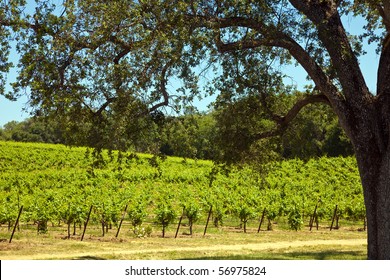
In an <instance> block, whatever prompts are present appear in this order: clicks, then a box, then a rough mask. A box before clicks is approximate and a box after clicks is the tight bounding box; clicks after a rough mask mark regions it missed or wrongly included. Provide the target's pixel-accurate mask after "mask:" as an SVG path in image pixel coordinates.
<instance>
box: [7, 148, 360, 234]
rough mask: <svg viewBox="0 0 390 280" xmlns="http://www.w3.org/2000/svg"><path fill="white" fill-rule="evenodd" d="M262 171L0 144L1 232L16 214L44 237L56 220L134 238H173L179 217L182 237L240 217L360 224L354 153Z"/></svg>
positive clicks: (79, 229) (69, 229)
mask: <svg viewBox="0 0 390 280" xmlns="http://www.w3.org/2000/svg"><path fill="white" fill-rule="evenodd" d="M268 169H269V170H270V172H269V173H268V175H264V174H261V173H259V172H256V171H255V170H253V169H251V168H250V167H240V168H238V167H230V168H226V167H221V166H217V165H214V164H213V163H212V162H210V161H203V160H189V159H183V158H174V157H168V158H165V157H160V156H152V155H146V154H135V153H130V152H127V153H121V152H117V151H114V152H110V151H103V152H102V153H101V154H98V155H96V154H94V152H93V151H92V150H90V149H87V148H81V147H66V146H62V145H49V144H29V143H13V142H0V201H1V204H0V223H1V227H2V232H4V231H7V232H9V233H10V232H11V231H12V229H13V227H14V225H15V222H16V220H17V218H18V214H19V213H21V215H20V219H19V224H18V226H19V230H25V228H26V229H27V228H28V229H29V230H31V229H34V230H35V231H36V232H38V233H43V234H44V233H46V232H48V231H50V228H51V226H53V227H54V226H57V227H58V226H61V227H63V228H64V236H63V237H65V238H71V236H73V238H74V236H76V237H77V238H81V239H82V238H83V236H84V233H85V231H87V232H88V230H90V229H91V228H95V229H99V231H100V235H103V236H104V235H105V234H111V235H112V236H118V235H119V234H121V232H124V230H123V227H127V229H129V228H130V229H131V232H132V234H133V235H134V236H138V237H141V236H142V237H144V236H148V235H150V234H152V232H153V233H155V234H157V233H158V234H159V235H162V236H164V235H165V234H166V230H167V228H170V229H174V230H173V234H174V233H175V232H174V231H176V228H177V231H176V236H177V234H178V232H179V227H180V224H185V225H186V228H188V233H187V234H189V235H192V234H194V227H193V226H194V225H198V226H199V225H202V232H201V234H204V233H206V230H207V227H208V228H215V227H218V228H220V229H224V227H226V225H228V224H232V225H236V226H237V228H239V229H240V231H243V232H246V231H247V224H248V223H249V222H250V223H252V224H255V225H256V229H258V230H271V229H272V226H273V222H274V221H280V220H282V221H285V224H286V225H288V228H290V229H292V230H304V226H307V225H308V224H310V226H318V224H321V223H326V226H327V227H329V226H330V222H332V227H333V228H337V227H338V226H339V224H338V223H339V220H343V221H351V222H358V223H360V224H361V226H362V227H363V221H364V217H365V208H364V203H363V195H362V190H361V184H360V179H359V175H358V172H357V167H356V162H355V160H354V159H353V158H341V157H340V158H326V157H325V158H320V159H313V160H309V161H308V162H303V161H301V160H298V159H297V160H289V161H283V162H277V163H273V164H270V165H269V166H268ZM336 205H337V206H336ZM21 210H22V211H21ZM257 226H258V228H257ZM121 228H122V229H121ZM198 229H199V227H198ZM203 230H204V231H203ZM226 230H227V229H226ZM17 234H18V231H17V230H16V233H15V235H17ZM173 234H172V236H173ZM198 234H200V233H199V232H198ZM9 235H10V234H9Z"/></svg>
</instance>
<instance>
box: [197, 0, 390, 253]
mask: <svg viewBox="0 0 390 280" xmlns="http://www.w3.org/2000/svg"><path fill="white" fill-rule="evenodd" d="M290 3H291V4H292V5H293V6H294V7H295V8H296V9H297V10H298V11H300V12H301V13H302V14H304V15H305V16H306V17H307V18H308V19H309V20H310V21H311V22H312V23H313V24H314V25H315V26H316V29H317V32H318V39H319V41H321V43H322V44H323V46H324V47H325V49H326V51H327V53H328V54H329V57H330V59H331V62H332V66H333V68H334V70H335V71H336V75H337V80H338V83H339V84H338V85H337V86H336V85H335V84H334V83H333V81H332V80H331V79H330V77H329V76H328V75H327V74H326V73H325V71H324V70H323V69H322V68H321V66H320V65H318V64H317V63H316V61H315V60H314V58H313V57H311V56H310V55H309V53H307V52H306V50H305V49H303V48H302V47H301V46H300V45H299V44H298V43H297V42H296V41H295V40H294V38H292V37H290V36H289V35H288V33H286V32H284V31H283V30H280V29H276V28H275V27H274V26H269V25H267V23H265V22H262V21H261V19H260V20H259V19H250V18H246V17H230V18H229V17H222V18H218V17H212V16H208V15H205V16H199V15H197V16H196V19H197V21H198V22H197V24H198V25H199V26H203V27H208V28H210V29H213V30H218V29H222V28H226V27H236V26H240V27H245V28H250V29H252V30H255V31H257V32H258V33H259V34H261V35H262V36H261V37H260V39H251V40H245V39H243V40H242V41H238V42H233V43H232V42H229V43H224V42H223V38H221V37H220V36H218V35H219V34H218V31H216V32H217V35H216V45H217V47H218V50H219V51H220V52H231V51H236V50H242V49H254V48H257V47H260V46H273V47H280V48H283V49H285V50H287V51H289V53H290V54H291V55H292V56H293V57H294V58H295V59H296V60H297V61H298V63H300V64H301V66H302V67H303V68H304V69H305V70H306V72H307V73H308V75H309V76H310V77H311V78H312V80H313V82H314V83H315V86H316V89H317V90H318V91H319V92H320V94H319V95H316V96H313V95H312V96H309V97H307V98H306V99H304V100H302V101H300V102H301V103H300V104H296V106H294V107H293V108H292V109H291V110H290V112H288V113H287V114H286V115H285V116H284V117H282V116H278V118H277V120H278V122H279V124H280V126H279V130H280V128H282V129H283V128H284V127H286V125H288V123H289V122H290V120H292V119H293V118H294V117H295V116H296V115H297V114H298V112H299V111H300V109H301V108H302V107H303V106H305V105H306V104H308V103H314V102H324V103H328V104H329V105H330V106H331V107H332V109H333V110H334V112H335V113H336V114H337V116H338V118H339V122H340V125H341V126H342V128H343V129H344V131H345V132H346V134H347V135H348V137H349V138H350V140H351V142H352V144H353V146H354V149H355V153H356V158H357V163H358V168H359V172H360V177H361V181H362V185H363V192H364V199H365V205H366V212H367V213H366V214H367V223H368V258H369V259H390V147H389V143H390V141H389V140H390V139H389V138H390V132H389V131H390V33H389V31H390V21H389V18H390V9H389V5H390V4H388V3H387V2H385V1H383V3H385V4H378V5H377V9H378V14H379V15H380V16H381V18H382V22H383V25H384V26H385V28H386V30H387V37H385V38H384V40H383V43H382V51H381V58H380V63H379V68H378V81H377V93H376V94H372V93H370V91H369V89H368V87H367V85H366V82H365V79H364V77H363V74H362V72H361V69H360V66H359V62H358V59H357V57H356V55H355V54H354V51H353V49H352V47H351V44H350V41H349V38H348V34H347V32H346V31H345V29H344V27H343V24H342V21H341V17H340V14H339V12H338V8H339V7H338V5H339V4H340V3H341V1H334V0H290ZM378 3H379V2H378ZM270 30H271V31H272V32H270ZM324 51H325V50H324ZM310 98H311V99H312V100H311V99H310ZM300 105H303V106H300ZM277 132H278V131H270V132H266V133H260V134H259V135H258V137H259V138H262V137H269V136H273V135H276V134H277Z"/></svg>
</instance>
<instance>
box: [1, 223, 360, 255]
mask: <svg viewBox="0 0 390 280" xmlns="http://www.w3.org/2000/svg"><path fill="white" fill-rule="evenodd" d="M274 227H275V229H273V230H272V231H265V230H262V231H260V233H257V229H256V228H255V227H250V228H249V229H248V233H246V234H244V233H242V231H241V229H239V228H234V227H231V228H229V227H224V228H219V229H217V228H211V229H210V230H209V232H208V233H207V234H206V236H203V227H201V226H197V227H196V228H195V234H194V235H193V236H189V235H187V234H186V232H187V228H186V227H182V228H181V230H180V232H179V235H178V237H177V238H174V236H175V232H176V228H175V227H174V226H172V227H171V228H170V230H169V231H168V232H167V235H166V237H165V238H161V234H160V232H159V231H158V230H157V229H156V231H155V232H154V233H152V235H151V236H150V237H145V238H136V237H134V236H133V234H132V232H131V231H130V229H129V227H127V226H126V225H125V226H124V228H123V230H122V232H121V234H120V236H119V237H118V238H115V234H116V230H114V229H113V230H110V231H109V232H108V233H107V234H106V236H105V237H102V236H99V235H100V231H99V229H98V228H91V229H89V230H87V232H86V234H85V237H84V240H83V241H80V235H76V236H72V237H71V239H70V240H69V239H66V229H65V228H61V227H51V228H50V230H49V232H48V233H47V234H34V233H32V230H33V229H27V228H22V229H21V230H20V231H19V232H16V233H15V236H14V239H13V240H12V242H11V243H9V237H10V235H11V232H9V231H8V230H7V229H6V228H5V227H2V228H1V232H0V236H1V241H2V242H0V259H2V260H6V259H8V260H15V259H16V260H18V259H27V260H33V259H46V260H50V259H57V260H58V259H60V260H67V259H73V260H75V259H76V260H81V259H114V260H115V259H132V260H160V259H163V260H175V259H187V260H188V259H219V260H220V259H238V260H239V259H245V260H251V259H270V260H285V259H295V260H307V259H317V260H331V259H336V260H338V259H348V260H354V259H365V258H366V254H367V250H366V244H367V242H366V232H364V231H360V230H358V228H357V227H356V226H352V225H351V226H345V227H342V228H340V229H339V230H332V231H330V230H329V228H328V227H320V228H319V230H316V229H313V230H312V231H309V229H308V228H304V229H303V230H301V231H291V230H285V229H279V226H278V225H275V226H274Z"/></svg>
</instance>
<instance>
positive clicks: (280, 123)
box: [253, 94, 330, 140]
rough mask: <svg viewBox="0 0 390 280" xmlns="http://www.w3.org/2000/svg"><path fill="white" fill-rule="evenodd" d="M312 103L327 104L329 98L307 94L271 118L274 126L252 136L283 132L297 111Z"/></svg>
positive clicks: (255, 137) (267, 136) (255, 138)
mask: <svg viewBox="0 0 390 280" xmlns="http://www.w3.org/2000/svg"><path fill="white" fill-rule="evenodd" d="M314 103H324V104H328V105H330V103H329V99H328V98H327V97H326V96H325V95H324V94H316V95H307V96H306V97H305V98H303V99H301V100H298V101H297V102H296V103H295V104H294V105H293V106H292V107H291V109H290V110H289V111H288V112H287V114H285V115H284V116H282V117H278V118H277V119H276V118H273V120H274V121H275V122H276V128H275V129H272V130H269V131H265V132H260V133H258V134H255V135H254V136H253V139H254V140H260V139H264V138H269V137H274V136H278V135H281V134H283V132H284V131H285V130H286V129H287V128H288V126H289V125H290V123H291V122H292V121H293V120H294V119H295V117H296V116H297V115H298V114H299V112H300V111H301V110H302V109H303V108H304V107H305V106H307V105H309V104H314Z"/></svg>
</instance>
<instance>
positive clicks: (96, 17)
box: [0, 0, 390, 258]
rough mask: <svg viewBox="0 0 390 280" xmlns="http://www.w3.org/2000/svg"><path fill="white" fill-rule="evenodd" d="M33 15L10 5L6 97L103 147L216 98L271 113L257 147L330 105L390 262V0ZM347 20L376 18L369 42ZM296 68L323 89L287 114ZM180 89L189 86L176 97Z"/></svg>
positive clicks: (374, 240)
mask: <svg viewBox="0 0 390 280" xmlns="http://www.w3.org/2000/svg"><path fill="white" fill-rule="evenodd" d="M28 2H30V1H28ZM26 7H27V6H26V1H23V0H13V1H12V0H9V1H7V0H2V1H1V2H0V8H1V9H0V31H1V33H0V46H1V49H0V50H1V53H0V72H1V73H6V72H7V71H8V70H9V67H10V64H9V62H8V59H7V57H8V55H9V49H10V42H12V41H16V46H17V47H16V48H17V50H18V52H19V53H20V55H21V59H20V63H19V69H20V72H19V75H18V78H17V81H16V82H15V83H14V84H13V91H12V92H11V93H9V94H7V93H5V92H4V86H1V87H0V90H1V91H2V93H3V94H6V95H7V96H8V97H9V98H11V99H12V98H17V97H18V96H19V95H21V94H24V93H26V94H27V95H28V97H29V103H30V105H31V106H33V108H35V111H36V112H35V113H36V114H38V115H48V116H55V117H56V118H58V119H61V123H62V124H64V125H65V127H67V128H68V131H69V132H71V134H73V136H75V137H78V136H80V135H81V136H83V137H84V135H89V136H88V137H87V138H85V137H84V138H83V137H82V141H84V142H89V143H91V144H93V145H94V146H96V147H98V148H99V147H101V146H102V143H107V142H109V143H112V144H113V147H121V146H126V144H127V141H126V140H123V139H127V138H129V136H132V135H133V136H134V135H137V133H138V128H139V127H142V126H143V125H146V126H147V122H148V120H147V119H145V118H143V117H144V116H147V115H149V114H150V112H152V111H154V110H156V109H159V108H162V107H168V106H172V108H174V109H179V104H182V103H183V102H188V101H191V100H192V99H193V98H194V97H195V96H198V95H200V94H201V92H202V90H203V89H204V87H205V88H206V89H208V90H207V92H208V93H209V94H210V93H211V94H215V93H219V96H220V98H221V99H220V100H223V101H222V102H224V104H227V102H230V101H229V100H231V101H233V102H235V101H238V100H241V99H242V97H243V96H244V97H245V98H248V99H247V100H256V102H258V104H260V106H261V110H258V111H257V112H258V114H259V116H261V119H262V123H256V125H255V126H252V127H256V128H259V131H256V132H255V133H252V132H251V133H250V137H251V140H253V141H256V140H258V139H262V138H265V137H270V136H276V135H281V134H282V133H284V132H286V130H287V127H288V126H289V125H291V123H292V121H293V120H294V119H295V118H296V117H297V115H298V113H299V112H300V111H301V110H302V109H303V108H304V107H307V106H308V105H309V104H314V103H323V104H326V105H329V106H330V108H331V109H332V111H333V112H334V113H335V114H336V115H337V117H338V119H339V122H340V125H341V127H342V129H343V130H344V132H345V133H346V135H347V137H348V138H349V139H350V141H351V143H352V145H353V147H354V151H355V154H356V158H357V162H358V166H359V171H360V175H361V179H362V184H363V191H364V196H365V203H366V208H367V217H368V252H369V253H368V255H369V258H390V223H389V222H388V221H389V220H390V202H389V199H388V197H389V193H390V187H389V184H388V182H390V171H389V170H390V147H389V144H390V142H389V139H390V99H389V96H390V95H389V94H390V63H389V62H390V46H389V45H390V43H389V42H390V36H389V31H390V2H389V1H381V0H354V1H352V0H258V1H253V0H212V1H180V0H152V1H143V0H140V1H128V0H117V1H109V2H107V1H101V0H85V1H76V0H67V1H63V2H62V3H61V5H59V6H57V7H56V5H54V4H52V2H51V1H49V0H37V1H36V8H35V10H32V11H28V9H27V8H26ZM30 8H31V5H30ZM345 15H351V16H353V17H357V16H359V17H362V18H364V19H365V21H366V25H365V27H364V30H363V31H362V34H360V35H358V36H353V35H351V34H350V33H348V31H347V29H346V28H345V26H344V25H343V22H342V18H343V16H345ZM364 38H366V39H368V41H369V42H376V43H377V44H378V54H379V56H380V60H379V65H378V68H377V73H378V75H377V89H376V92H370V91H369V89H368V86H367V83H366V81H365V78H364V76H363V74H362V71H361V68H360V66H359V61H358V58H359V55H361V54H362V53H363V52H364V50H363V48H362V43H361V40H362V39H364ZM289 63H298V64H300V65H301V66H302V67H303V69H304V70H305V71H306V72H307V74H308V78H309V79H310V80H311V81H312V83H313V85H314V86H313V87H312V89H310V90H308V91H307V92H306V93H305V94H304V95H302V96H301V97H300V98H298V99H297V100H295V101H294V102H293V103H290V106H284V105H289V103H288V102H282V100H283V99H284V97H285V95H288V93H289V92H290V91H291V88H289V87H288V86H286V85H285V84H284V83H283V73H282V71H280V67H281V66H282V65H285V64H289ZM209 73H212V74H209ZM0 79H1V81H2V84H3V81H4V80H5V76H4V74H2V76H1V77H0ZM173 79H175V81H176V82H177V84H180V86H175V87H171V84H170V83H172V81H173ZM27 89H28V90H27ZM231 108H234V107H231ZM255 109H256V110H257V108H255ZM245 110H247V108H246V109H245ZM246 112H248V111H246ZM250 123H252V120H250ZM108 124H115V126H114V125H108ZM108 127H110V128H111V127H112V128H113V129H111V130H110V131H108V130H107V128H108ZM123 136H126V137H123ZM246 136H248V135H246Z"/></svg>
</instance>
